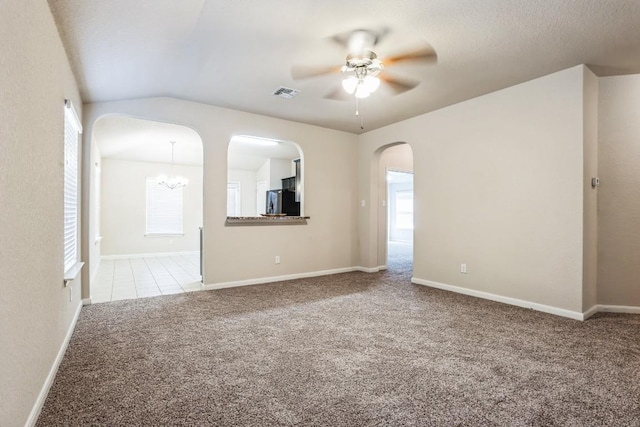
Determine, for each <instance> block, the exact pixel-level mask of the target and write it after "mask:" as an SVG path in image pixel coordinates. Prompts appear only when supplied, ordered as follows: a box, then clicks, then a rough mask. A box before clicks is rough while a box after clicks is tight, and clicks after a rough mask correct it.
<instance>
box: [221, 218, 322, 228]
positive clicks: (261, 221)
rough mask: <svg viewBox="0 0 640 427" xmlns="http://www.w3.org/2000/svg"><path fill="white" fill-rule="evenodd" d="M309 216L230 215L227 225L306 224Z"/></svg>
mask: <svg viewBox="0 0 640 427" xmlns="http://www.w3.org/2000/svg"><path fill="white" fill-rule="evenodd" d="M309 218H310V217H308V216H228V217H227V220H226V222H225V225H226V226H238V225H306V224H307V220H308V219H309Z"/></svg>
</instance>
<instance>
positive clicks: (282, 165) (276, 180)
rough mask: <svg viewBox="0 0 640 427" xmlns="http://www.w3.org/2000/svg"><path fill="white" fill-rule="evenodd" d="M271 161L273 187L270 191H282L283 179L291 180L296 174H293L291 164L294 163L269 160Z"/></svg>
mask: <svg viewBox="0 0 640 427" xmlns="http://www.w3.org/2000/svg"><path fill="white" fill-rule="evenodd" d="M269 160H270V161H271V179H270V182H271V186H270V187H269V189H270V190H281V189H282V179H283V178H290V177H291V176H294V175H295V173H294V174H293V175H292V174H291V164H292V163H293V162H292V161H291V160H288V159H269Z"/></svg>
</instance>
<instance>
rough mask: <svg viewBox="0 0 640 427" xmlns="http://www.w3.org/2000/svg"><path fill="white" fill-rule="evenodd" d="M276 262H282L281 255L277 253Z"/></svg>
mask: <svg viewBox="0 0 640 427" xmlns="http://www.w3.org/2000/svg"><path fill="white" fill-rule="evenodd" d="M276 264H280V255H276Z"/></svg>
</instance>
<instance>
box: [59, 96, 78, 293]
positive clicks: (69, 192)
mask: <svg viewBox="0 0 640 427" xmlns="http://www.w3.org/2000/svg"><path fill="white" fill-rule="evenodd" d="M64 107H65V108H64V150H63V151H64V185H63V199H64V212H63V218H64V225H63V230H64V237H63V247H64V249H63V250H64V281H65V284H67V283H68V282H69V281H71V280H73V279H75V277H76V276H77V275H78V273H79V272H80V269H81V268H82V265H83V263H82V262H80V232H79V225H80V219H79V217H80V197H79V193H80V191H79V179H78V177H79V172H80V168H79V151H80V150H79V141H80V135H81V134H82V122H81V121H80V118H79V117H78V113H77V112H76V110H75V108H74V107H73V104H72V103H71V101H70V100H68V99H66V100H65V101H64Z"/></svg>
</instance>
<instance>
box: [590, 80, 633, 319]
mask: <svg viewBox="0 0 640 427" xmlns="http://www.w3.org/2000/svg"><path fill="white" fill-rule="evenodd" d="M598 131H599V151H598V161H599V174H600V179H601V184H600V187H599V189H598V212H599V218H598V262H599V263H598V303H600V304H606V305H622V306H635V307H640V286H639V283H640V281H639V279H638V278H639V277H640V262H638V261H639V260H640V172H639V171H640V75H630V76H618V77H603V78H600V92H599V122H598Z"/></svg>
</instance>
